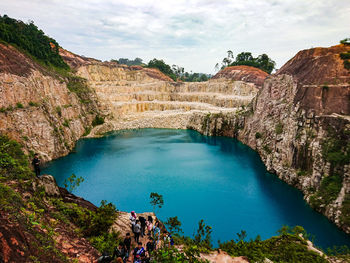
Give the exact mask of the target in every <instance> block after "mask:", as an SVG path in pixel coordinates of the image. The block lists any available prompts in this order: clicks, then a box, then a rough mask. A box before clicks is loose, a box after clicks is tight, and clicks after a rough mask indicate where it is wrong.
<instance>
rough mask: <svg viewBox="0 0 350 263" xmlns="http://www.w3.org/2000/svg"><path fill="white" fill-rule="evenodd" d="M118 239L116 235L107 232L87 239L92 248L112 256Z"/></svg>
mask: <svg viewBox="0 0 350 263" xmlns="http://www.w3.org/2000/svg"><path fill="white" fill-rule="evenodd" d="M119 239H120V237H119V234H118V233H115V232H111V233H109V232H108V231H107V232H105V233H103V234H101V235H99V236H93V237H90V238H89V241H90V243H91V244H92V246H93V247H94V248H96V249H97V250H98V251H100V252H101V253H103V252H106V253H108V254H113V250H114V249H115V248H116V247H117V246H118V243H119V242H117V241H119Z"/></svg>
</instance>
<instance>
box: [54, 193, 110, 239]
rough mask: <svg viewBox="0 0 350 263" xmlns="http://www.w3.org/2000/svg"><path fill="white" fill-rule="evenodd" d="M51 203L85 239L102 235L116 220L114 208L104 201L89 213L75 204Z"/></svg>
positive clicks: (56, 200)
mask: <svg viewBox="0 0 350 263" xmlns="http://www.w3.org/2000/svg"><path fill="white" fill-rule="evenodd" d="M53 202H54V205H55V206H56V208H57V209H59V211H61V212H62V213H63V214H64V215H65V216H67V217H68V220H70V221H71V222H73V223H74V224H75V225H76V226H78V227H79V228H80V230H81V232H82V233H83V234H84V235H85V236H87V237H93V236H95V237H97V236H99V235H104V234H105V233H107V232H108V230H109V228H110V227H111V225H112V224H113V222H114V220H115V219H116V218H117V210H116V207H115V206H114V205H113V204H111V203H107V202H106V201H104V200H103V201H101V206H100V207H99V208H98V209H97V210H96V211H90V210H88V209H86V208H83V207H80V206H78V205H77V204H75V203H64V202H62V201H61V200H59V199H55V200H53Z"/></svg>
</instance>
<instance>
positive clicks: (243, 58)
mask: <svg viewBox="0 0 350 263" xmlns="http://www.w3.org/2000/svg"><path fill="white" fill-rule="evenodd" d="M239 65H246V66H251V67H255V68H259V69H261V70H263V71H265V72H267V73H269V74H270V73H271V72H272V71H273V70H274V68H275V66H276V63H275V61H273V60H272V59H271V58H269V56H268V55H266V54H261V55H259V56H257V57H253V55H252V53H250V52H242V53H239V54H238V55H237V56H236V59H235V58H234V56H233V52H232V51H231V50H229V51H227V57H225V58H224V59H223V60H222V62H221V69H224V68H226V67H229V66H239ZM215 68H216V69H217V70H219V68H220V66H219V63H216V65H215Z"/></svg>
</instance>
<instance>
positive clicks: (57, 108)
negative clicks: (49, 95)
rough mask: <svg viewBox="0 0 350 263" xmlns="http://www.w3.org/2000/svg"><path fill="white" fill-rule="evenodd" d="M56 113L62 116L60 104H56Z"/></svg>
mask: <svg viewBox="0 0 350 263" xmlns="http://www.w3.org/2000/svg"><path fill="white" fill-rule="evenodd" d="M56 113H57V114H58V116H60V117H61V116H62V109H61V107H60V106H56Z"/></svg>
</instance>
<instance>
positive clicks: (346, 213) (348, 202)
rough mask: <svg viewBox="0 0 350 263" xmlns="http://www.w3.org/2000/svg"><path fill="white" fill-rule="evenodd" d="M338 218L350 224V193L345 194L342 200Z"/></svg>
mask: <svg viewBox="0 0 350 263" xmlns="http://www.w3.org/2000/svg"><path fill="white" fill-rule="evenodd" d="M340 220H341V221H342V222H343V223H344V224H346V225H350V194H345V197H344V201H343V203H342V207H341V216H340Z"/></svg>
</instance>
